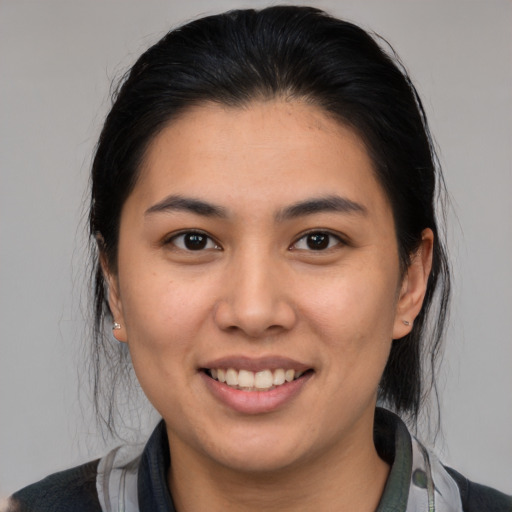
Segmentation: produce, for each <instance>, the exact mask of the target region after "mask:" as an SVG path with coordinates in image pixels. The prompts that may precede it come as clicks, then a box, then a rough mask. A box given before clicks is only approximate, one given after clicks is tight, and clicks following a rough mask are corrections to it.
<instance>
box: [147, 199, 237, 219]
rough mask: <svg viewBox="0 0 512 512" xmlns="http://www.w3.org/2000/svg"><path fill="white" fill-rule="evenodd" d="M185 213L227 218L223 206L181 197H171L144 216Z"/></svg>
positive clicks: (154, 206)
mask: <svg viewBox="0 0 512 512" xmlns="http://www.w3.org/2000/svg"><path fill="white" fill-rule="evenodd" d="M171 211H175V212H176V211H178V212H179V211H185V212H191V213H195V214H196V215H201V216H203V217H221V218H225V217H227V212H226V209H225V208H223V207H222V206H216V205H213V204H210V203H207V202H206V201H202V200H201V199H194V198H192V197H183V196H180V195H170V196H168V197H166V198H164V199H162V201H160V202H158V203H156V204H155V205H153V206H151V207H150V208H148V209H147V210H146V211H145V213H144V215H150V214H152V213H157V212H171Z"/></svg>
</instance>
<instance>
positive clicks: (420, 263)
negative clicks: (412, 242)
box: [393, 228, 434, 340]
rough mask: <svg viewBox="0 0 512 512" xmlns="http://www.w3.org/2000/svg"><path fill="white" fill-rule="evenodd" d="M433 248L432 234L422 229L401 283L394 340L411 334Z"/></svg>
mask: <svg viewBox="0 0 512 512" xmlns="http://www.w3.org/2000/svg"><path fill="white" fill-rule="evenodd" d="M433 247H434V233H432V230H431V229H430V228H427V229H424V230H423V231H422V233H421V243H420V245H419V247H418V249H417V250H416V252H415V253H414V254H413V255H412V258H411V263H410V265H409V267H408V268H407V271H406V273H405V275H404V278H403V281H402V286H401V289H400V295H399V297H398V303H397V308H396V315H395V324H394V327H393V339H395V340H397V339H400V338H403V337H404V336H406V335H407V334H409V333H410V332H411V330H412V327H413V323H414V319H415V318H416V317H417V316H418V313H419V312H420V310H421V306H422V305H423V299H424V298H425V293H426V291H427V283H428V277H429V275H430V270H431V269H432V251H433Z"/></svg>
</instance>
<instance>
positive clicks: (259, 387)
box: [210, 368, 304, 391]
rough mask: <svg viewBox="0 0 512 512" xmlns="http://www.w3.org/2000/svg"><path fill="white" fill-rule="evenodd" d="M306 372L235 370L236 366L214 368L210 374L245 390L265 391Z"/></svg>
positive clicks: (279, 369) (220, 380)
mask: <svg viewBox="0 0 512 512" xmlns="http://www.w3.org/2000/svg"><path fill="white" fill-rule="evenodd" d="M303 374H304V372H302V371H297V372H296V371H295V370H284V369H283V368H278V369H277V370H274V371H272V370H262V371H260V372H251V371H249V370H235V369H234V368H228V369H227V370H225V369H223V368H212V369H210V375H211V376H212V378H213V379H215V380H218V381H219V382H225V383H226V384H227V385H228V386H231V387H233V388H237V389H242V390H244V391H264V390H269V389H273V388H274V387H276V386H282V385H283V384H285V383H286V382H292V381H293V380H295V379H298V378H299V377H300V376H301V375H303Z"/></svg>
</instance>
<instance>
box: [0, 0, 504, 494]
mask: <svg viewBox="0 0 512 512" xmlns="http://www.w3.org/2000/svg"><path fill="white" fill-rule="evenodd" d="M295 3H302V2H295ZM310 3H314V5H317V6H319V7H323V8H326V9H327V10H329V11H331V12H332V13H334V14H336V15H339V16H342V17H345V18H348V19H350V20H353V21H356V22H358V23H360V24H362V25H363V26H366V27H367V28H372V29H373V30H375V31H377V32H378V33H380V34H382V35H384V36H385V37H386V38H387V39H388V40H389V41H390V42H391V43H392V44H393V45H394V46H395V48H396V50H397V51H398V53H399V54H400V56H401V57H402V59H403V60H404V62H405V63H406V65H407V67H408V69H409V71H410V72H411V74H412V76H413V79H414V80H415V82H416V84H417V85H418V87H419V90H420V94H421V95H422V97H423V99H424V103H425V106H426V109H427V112H428V114H429V116H430V122H431V126H432V129H433V132H434V134H435V137H436V139H437V142H438V144H439V146H440V148H441V159H442V163H443V165H444V169H445V174H446V181H447V185H448V188H449V190H450V192H451V194H452V199H453V204H454V209H453V210H454V212H455V213H452V215H451V219H450V221H451V227H450V231H449V233H450V248H451V251H452V257H453V264H454V279H455V297H454V302H453V313H452V318H451V327H450V331H449V335H448V347H447V351H446V363H445V365H444V367H443V372H442V374H441V399H442V420H443V434H442V435H441V436H439V437H438V438H437V441H436V449H437V451H438V453H439V455H440V456H441V457H442V459H443V460H444V461H445V462H447V463H449V464H451V465H453V466H454V467H456V468H457V469H459V471H462V472H464V473H465V474H466V475H467V476H468V477H470V478H472V479H474V480H477V481H480V482H483V483H486V484H489V485H493V486H496V487H498V488H501V489H502V490H505V491H507V492H508V493H512V436H511V432H512V399H511V391H512V371H511V369H512V340H511V337H512V335H511V332H510V323H511V322H510V320H511V317H512V272H511V259H512V257H511V255H512V222H511V220H512V206H511V205H512V201H511V199H510V196H511V192H512V170H511V169H512V87H511V86H512V39H511V31H512V29H511V27H512V3H511V2H510V1H506V0H503V1H497V0H485V1H484V0H482V1H445V0H442V1H389V0H375V1H368V0H367V1H360V2H356V1H334V0H333V1H327V0H326V1H317V2H310ZM185 4H186V5H185ZM267 4H268V2H264V1H253V2H247V1H246V2H243V1H220V0H213V1H206V0H202V1H201V0H190V1H188V2H186V3H185V2H169V1H166V2H164V1H155V0H151V1H148V0H146V1H140V0H137V1H135V0H131V1H128V0H124V1H108V2H107V1H96V2H80V1H70V0H62V1H55V0H45V1H44V2H43V1H33V2H29V1H27V0H0V497H1V496H6V495H7V494H9V493H10V492H12V491H14V490H15V489H17V488H19V487H20V486H22V485H25V484H28V483H30V482H32V481H34V480H36V479H39V478H41V477H43V476H45V475H46V474H48V473H49V472H53V471H56V470H60V469H64V468H66V467H69V466H71V465H74V464H77V463H79V462H82V461H85V460H88V459H90V458H91V457H93V456H96V455H99V454H101V453H103V452H104V451H105V449H106V447H105V445H103V444H102V442H101V438H100V436H99V435H98V433H97V432H96V430H95V429H94V422H93V421H92V420H91V417H92V414H91V408H90V405H89V403H88V402H87V399H82V400H81V402H78V398H77V397H78V394H79V393H78V387H79V384H80V382H85V381H86V380H87V379H86V371H87V368H86V364H85V363H84V351H85V348H84V347H85V346H86V344H87V343H88V340H87V337H86V335H85V334H84V324H85V321H84V317H83V312H82V310H85V309H86V304H83V301H84V300H85V296H84V289H85V284H84V283H85V278H84V275H85V271H84V265H85V264H84V261H85V258H86V248H85V247H86V246H85V243H84V236H83V232H84V220H83V210H84V207H83V204H84V198H85V197H86V185H87V179H88V177H87V175H88V168H89V164H90V155H91V153H92V149H93V146H94V144H95V141H96V138H97V135H98V132H99V126H100V124H101V121H102V118H103V116H104V115H105V112H106V109H107V107H108V92H109V87H110V82H111V80H112V79H114V78H116V77H119V76H120V75H121V73H122V72H123V71H125V70H126V69H127V67H128V66H129V65H130V64H131V63H132V62H133V60H134V59H135V58H136V57H137V56H138V54H139V53H140V52H141V51H142V50H143V49H144V48H146V47H147V46H148V45H149V44H150V43H152V42H154V41H156V40H157V39H158V38H159V37H160V36H161V35H162V34H163V33H164V32H165V31H167V30H168V29H169V28H170V27H171V26H174V25H176V24H178V23H181V22H183V21H185V20H188V19H191V18H194V17H197V16H198V15H201V14H205V13H214V12H219V11H221V10H225V9H229V8H235V7H241V6H245V7H247V6H256V7H261V6H263V5H267ZM83 385H85V384H83Z"/></svg>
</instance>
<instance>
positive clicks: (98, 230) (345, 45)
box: [89, 6, 450, 432]
mask: <svg viewBox="0 0 512 512" xmlns="http://www.w3.org/2000/svg"><path fill="white" fill-rule="evenodd" d="M273 98H284V99H287V100H293V99H297V100H300V101H306V102H309V103H310V104H313V105H316V106H318V107H319V108H320V109H322V110H323V111H324V112H325V113H327V114H328V115H331V116H333V117H334V118H335V119H337V120H339V122H340V123H342V124H345V125H347V126H349V127H351V128H352V129H354V130H355V131H356V133H357V134H358V135H359V136H360V137H361V138H362V140H363V141H364V142H365V144H366V147H367V150H368V153H369V155H370V157H371V159H372V160H373V163H374V168H375V173H376V177H377V179H378V181H379V183H380V184H381V186H382V187H383V189H384V191H385V193H386V195H387V197H388V199H389V201H390V204H391V207H392V211H393V215H394V220H395V227H396V233H397V242H398V249H399V256H400V263H401V266H402V269H403V270H404V271H405V270H406V268H407V266H408V264H409V262H410V255H411V254H412V253H413V252H414V250H415V249H416V248H417V247H418V245H419V243H420V241H421V233H422V230H423V229H425V228H430V229H432V231H433V232H434V236H435V241H434V248H433V266H432V272H431V275H430V278H429V281H428V288H427V293H426V297H425V301H424V304H423V308H422V310H421V312H420V313H419V315H418V317H417V318H416V319H415V322H414V326H413V328H412V331H411V332H410V334H408V335H407V336H406V337H405V338H402V339H400V340H395V341H393V344H392V348H391V353H390V357H389V360H388V362H387V366H386V368H385V371H384V375H383V377H382V380H381V384H380V390H379V393H380V395H379V398H380V400H381V401H382V402H384V403H386V404H387V405H388V406H389V407H391V408H393V409H394V410H396V411H397V412H398V413H402V414H403V415H404V416H406V417H409V418H410V419H412V420H416V419H417V416H418V412H419V409H420V406H421V404H422V401H423V399H424V398H425V397H426V396H427V395H428V393H429V391H430V390H431V387H432V384H433V383H434V380H433V379H434V370H435V361H436V356H437V354H438V352H439V347H440V344H441V339H442V334H443V330H444V324H445V319H446V308H447V304H448V298H449V291H450V286H449V270H448V264H447V259H446V254H445V251H444V248H443V245H442V242H441V240H440V235H439V232H438V231H439V230H438V226H437V222H436V213H435V203H436V196H437V194H436V187H437V186H439V187H440V188H441V190H443V181H442V176H441V174H440V169H439V165H438V162H437V158H436V155H435V151H434V148H433V143H432V140H431V136H430V132H429V128H428V125H427V120H426V117H425V113H424V110H423V107H422V104H421V101H420V99H419V97H418V94H417V92H416V90H415V88H414V86H413V85H412V83H411V81H410V79H409V77H408V75H407V73H406V72H405V70H404V69H403V66H402V65H401V64H400V62H399V61H398V58H397V57H396V55H394V53H393V52H391V55H390V54H389V53H387V52H386V51H384V50H383V49H381V48H380V46H379V45H378V44H377V42H376V41H375V40H374V39H373V38H372V37H371V36H370V35H369V34H367V33H366V32H365V31H364V30H362V29H361V28H359V27H357V26H356V25H354V24H351V23H348V22H345V21H341V20H339V19H336V18H333V17H331V16H329V15H327V14H325V13H324V12H322V11H320V10H318V9H314V8H309V7H292V6H276V7H270V8H266V9H263V10H260V11H255V10H236V11H230V12H227V13H224V14H220V15H215V16H209V17H206V18H202V19H198V20H196V21H193V22H191V23H188V24H187V25H184V26H182V27H181V28H178V29H176V30H173V31H171V32H169V33H168V34H167V35H166V36H164V37H163V38H162V39H161V40H160V41H159V42H158V43H156V44H155V45H154V46H152V47H151V48H149V49H148V50H147V51H146V52H145V53H144V54H143V55H142V56H141V57H140V58H139V59H138V60H137V62H136V63H135V65H134V66H133V67H132V69H131V70H130V71H129V72H128V74H127V75H126V76H125V78H124V80H123V81H122V84H121V86H120V88H119V90H118V91H117V93H116V94H115V97H114V102H113V106H112V109H111V111H110V113H109V114H108V116H107V118H106V121H105V124H104V127H103V130H102V132H101V136H100V139H99V142H98V146H97V150H96V154H95V158H94V161H93V166H92V196H91V205H90V216H89V227H90V235H91V237H92V240H93V245H94V247H95V249H94V251H95V252H94V258H95V259H94V311H95V323H94V340H95V344H94V363H95V368H96V370H95V374H94V397H95V403H96V406H97V411H98V413H99V417H100V418H101V420H103V421H104V423H105V424H106V425H107V427H108V428H109V430H110V431H111V432H112V431H113V429H114V425H113V412H114V410H115V404H114V403H113V397H114V390H115V386H116V384H117V385H119V383H120V381H121V380H122V378H123V375H124V374H126V373H129V372H127V371H126V370H127V368H128V367H129V362H127V358H126V357H125V356H126V353H124V354H123V351H126V348H125V344H119V345H120V346H119V347H118V346H117V345H116V342H115V341H113V340H112V339H111V337H110V336H107V335H106V334H105V331H107V330H110V329H105V325H104V324H105V322H106V321H107V320H108V321H110V320H111V315H110V310H109V306H108V289H107V284H106V281H105V279H104V276H103V273H102V269H101V265H100V264H99V257H98V256H99V254H101V257H102V258H103V259H104V262H106V264H107V265H108V267H109V270H110V271H111V272H113V273H115V272H116V261H117V245H118V232H119V222H120V215H121V209H122V206H123V204H124V202H125V200H126V199H127V197H128V196H129V194H130V192H131V191H132V189H133V187H134V186H135V184H136V182H137V178H138V174H139V171H140V168H141V164H142V162H143V160H144V154H145V151H146V149H147V148H148V145H149V144H150V143H151V141H152V140H153V139H154V138H155V136H156V135H157V134H158V132H159V131H160V130H161V129H162V128H163V127H165V126H166V125H167V124H168V123H169V122H172V121H173V120H175V119H178V118H179V116H180V115H181V114H183V113H184V112H186V111H187V109H189V108H190V107H192V106H195V105H198V104H201V103H204V102H216V103H219V104H222V105H226V106H231V107H244V106H246V105H248V104H249V103H250V102H251V101H255V100H263V101H265V100H270V99H273ZM96 243H97V248H96ZM434 296H436V297H437V306H436V307H435V308H433V307H432V305H433V299H434ZM430 310H432V311H430ZM429 311H430V312H431V313H432V316H434V318H433V319H432V322H430V324H429V325H430V327H429V326H428V325H427V322H426V320H427V316H428V314H429ZM102 361H103V362H102ZM101 373H106V380H107V381H108V380H110V381H111V382H110V383H109V384H108V386H105V388H104V389H108V392H106V393H105V392H104V391H102V386H104V384H103V377H102V375H100V374H101ZM103 396H106V397H107V398H108V399H107V403H106V404H105V406H104V407H103V408H102V406H101V400H100V399H101V397H103Z"/></svg>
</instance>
